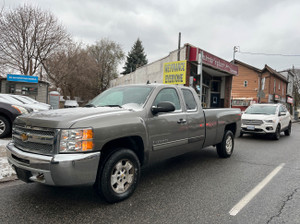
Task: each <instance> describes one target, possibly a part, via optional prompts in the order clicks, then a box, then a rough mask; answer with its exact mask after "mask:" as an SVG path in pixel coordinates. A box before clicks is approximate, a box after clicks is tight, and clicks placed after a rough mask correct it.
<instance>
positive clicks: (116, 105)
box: [101, 104, 122, 108]
mask: <svg viewBox="0 0 300 224" xmlns="http://www.w3.org/2000/svg"><path fill="white" fill-rule="evenodd" d="M101 107H119V108H122V107H121V106H120V105H118V104H115V105H104V106H101Z"/></svg>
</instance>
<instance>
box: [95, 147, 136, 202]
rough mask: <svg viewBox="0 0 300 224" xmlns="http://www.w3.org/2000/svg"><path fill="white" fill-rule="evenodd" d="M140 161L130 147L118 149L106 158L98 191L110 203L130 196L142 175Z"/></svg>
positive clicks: (99, 179)
mask: <svg viewBox="0 0 300 224" xmlns="http://www.w3.org/2000/svg"><path fill="white" fill-rule="evenodd" d="M140 172H141V171H140V162H139V159H138V157H137V156H136V154H135V153H134V152H133V151H132V150H130V149H124V148H123V149H118V150H116V151H115V152H114V153H113V154H112V155H110V156H109V158H108V159H107V160H106V162H105V164H104V166H103V169H102V172H101V173H100V174H99V175H100V176H99V178H98V180H97V181H98V183H97V187H98V189H97V190H98V192H99V193H100V194H101V195H102V196H103V197H104V199H105V200H106V201H107V202H109V203H114V202H118V201H122V200H125V199H127V198H129V197H130V196H131V195H132V194H133V192H134V190H135V189H136V187H137V185H138V181H139V177H140Z"/></svg>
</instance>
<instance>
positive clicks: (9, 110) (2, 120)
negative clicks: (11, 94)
mask: <svg viewBox="0 0 300 224" xmlns="http://www.w3.org/2000/svg"><path fill="white" fill-rule="evenodd" d="M32 111H33V110H32V109H31V108H26V107H24V106H21V105H16V104H12V103H10V102H8V101H5V100H4V99H1V100H0V138H4V137H6V136H8V135H10V134H11V131H12V123H13V121H14V120H15V118H16V117H17V116H19V115H21V114H27V113H30V112H32Z"/></svg>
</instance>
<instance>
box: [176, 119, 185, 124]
mask: <svg viewBox="0 0 300 224" xmlns="http://www.w3.org/2000/svg"><path fill="white" fill-rule="evenodd" d="M177 123H178V124H184V123H186V120H185V119H182V118H180V119H179V120H178V121H177Z"/></svg>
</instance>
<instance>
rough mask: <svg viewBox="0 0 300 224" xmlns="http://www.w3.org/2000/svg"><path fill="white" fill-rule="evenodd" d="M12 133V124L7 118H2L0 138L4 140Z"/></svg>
mask: <svg viewBox="0 0 300 224" xmlns="http://www.w3.org/2000/svg"><path fill="white" fill-rule="evenodd" d="M10 133H11V124H10V123H9V121H8V120H7V119H6V118H5V117H2V116H0V138H4V137H6V136H7V135H9V134H10Z"/></svg>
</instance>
